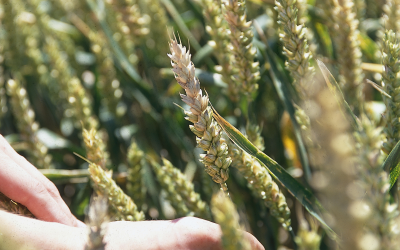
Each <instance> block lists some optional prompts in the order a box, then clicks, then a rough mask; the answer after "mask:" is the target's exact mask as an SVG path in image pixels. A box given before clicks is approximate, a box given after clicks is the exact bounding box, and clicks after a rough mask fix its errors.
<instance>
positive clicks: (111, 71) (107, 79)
mask: <svg viewBox="0 0 400 250" xmlns="http://www.w3.org/2000/svg"><path fill="white" fill-rule="evenodd" d="M70 19H71V21H72V22H73V23H74V24H75V26H76V27H77V28H79V30H80V31H81V32H82V33H83V34H84V35H85V36H86V37H87V38H88V39H89V41H90V43H91V47H90V48H91V50H92V52H93V53H94V54H95V56H96V60H97V63H98V64H99V77H98V80H97V86H98V88H99V90H100V91H101V94H102V95H103V97H104V98H103V99H102V100H103V102H104V104H105V106H106V107H107V108H108V110H109V111H110V112H111V113H113V114H114V115H115V116H116V117H120V116H122V115H123V114H124V113H125V111H126V110H125V109H123V108H122V109H121V108H118V104H119V102H120V101H121V97H122V90H121V88H120V82H119V81H118V79H117V72H116V70H115V67H114V61H113V58H112V52H111V48H110V47H109V46H108V44H107V42H106V39H105V37H104V35H103V33H102V32H100V31H96V32H95V31H93V30H91V29H90V27H89V26H88V25H86V24H85V23H84V22H83V21H82V20H81V19H80V18H79V17H78V16H77V15H75V14H72V13H71V14H70Z"/></svg>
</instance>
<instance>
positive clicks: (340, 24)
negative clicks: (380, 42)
mask: <svg viewBox="0 0 400 250" xmlns="http://www.w3.org/2000/svg"><path fill="white" fill-rule="evenodd" d="M331 1H333V9H331V10H330V11H332V12H333V13H332V17H333V21H334V25H333V30H332V31H331V33H332V35H333V37H332V39H333V41H334V45H335V48H336V51H337V60H338V67H339V73H340V77H339V84H340V85H341V86H342V89H343V93H344V94H345V98H346V101H347V102H348V103H349V105H350V106H351V107H352V108H353V109H354V111H355V112H356V113H358V112H359V110H360V105H361V103H362V99H363V96H362V81H363V78H364V75H363V72H362V69H361V63H362V61H361V56H362V53H361V49H360V42H359V39H358V36H359V30H358V24H359V22H358V20H357V19H356V18H355V17H356V14H355V12H354V3H353V1H348V0H346V1H338V0H331Z"/></svg>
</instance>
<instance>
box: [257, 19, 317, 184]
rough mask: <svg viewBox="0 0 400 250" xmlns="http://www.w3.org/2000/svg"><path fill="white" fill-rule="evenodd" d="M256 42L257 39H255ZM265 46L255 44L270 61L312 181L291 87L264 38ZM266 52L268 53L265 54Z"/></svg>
mask: <svg viewBox="0 0 400 250" xmlns="http://www.w3.org/2000/svg"><path fill="white" fill-rule="evenodd" d="M254 26H255V27H256V29H257V32H258V33H259V34H260V36H261V37H264V36H263V33H261V32H262V30H261V29H260V28H259V27H258V25H257V22H254ZM254 40H255V41H256V39H254ZM263 40H264V44H263V43H261V42H257V43H255V45H256V46H257V47H259V48H260V47H262V48H260V51H261V53H262V54H263V56H264V58H265V59H266V60H268V62H269V65H270V66H271V67H270V75H271V78H272V81H273V83H274V86H275V89H276V91H277V92H278V96H279V99H280V100H281V101H282V103H283V105H284V107H285V110H286V111H287V112H288V113H289V116H290V120H291V122H292V124H293V128H294V135H295V137H296V141H297V150H298V152H299V156H300V161H301V165H302V166H303V170H304V175H305V177H306V180H307V181H308V180H310V178H311V170H310V164H309V160H308V155H307V150H306V147H305V145H304V142H303V137H302V136H301V128H300V126H299V124H298V122H297V120H296V115H295V108H294V106H293V103H292V98H291V95H290V91H289V87H288V86H287V85H285V84H284V83H285V82H287V81H285V80H282V79H283V76H282V74H280V71H279V70H278V68H277V67H276V65H278V63H277V62H276V59H275V57H274V54H273V52H272V50H271V49H270V48H269V46H267V40H266V38H265V37H264V39H263ZM265 51H266V53H265Z"/></svg>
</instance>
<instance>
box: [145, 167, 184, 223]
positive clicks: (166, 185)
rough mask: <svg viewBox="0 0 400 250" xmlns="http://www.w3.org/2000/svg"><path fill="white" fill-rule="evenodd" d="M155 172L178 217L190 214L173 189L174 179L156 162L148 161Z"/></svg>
mask: <svg viewBox="0 0 400 250" xmlns="http://www.w3.org/2000/svg"><path fill="white" fill-rule="evenodd" d="M150 163H151V165H152V166H153V169H154V172H155V173H156V176H157V179H158V182H159V183H160V185H161V187H162V188H163V189H164V190H165V191H166V192H167V197H166V198H167V200H168V201H169V202H171V205H172V207H173V208H174V209H175V211H176V214H177V216H178V217H181V216H188V215H192V214H191V213H190V211H189V209H188V207H187V206H186V204H185V202H184V200H183V198H182V196H181V195H180V194H179V193H178V192H177V190H176V189H175V180H173V179H172V178H171V177H170V176H169V175H167V173H166V171H165V170H164V169H163V168H162V167H161V166H160V165H159V164H158V163H157V162H154V161H152V162H150Z"/></svg>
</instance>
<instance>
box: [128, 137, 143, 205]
mask: <svg viewBox="0 0 400 250" xmlns="http://www.w3.org/2000/svg"><path fill="white" fill-rule="evenodd" d="M144 157H145V156H144V152H143V151H142V150H141V149H140V148H139V146H138V145H137V143H136V142H135V141H134V140H132V142H131V145H130V146H129V149H128V155H127V161H128V167H129V168H128V177H127V179H128V183H127V184H126V188H127V191H128V194H129V196H131V197H132V198H133V199H134V200H135V202H136V204H137V205H138V207H142V205H143V203H144V200H145V195H146V188H145V185H144V182H143V174H142V172H143V165H144V160H145V158H144Z"/></svg>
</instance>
